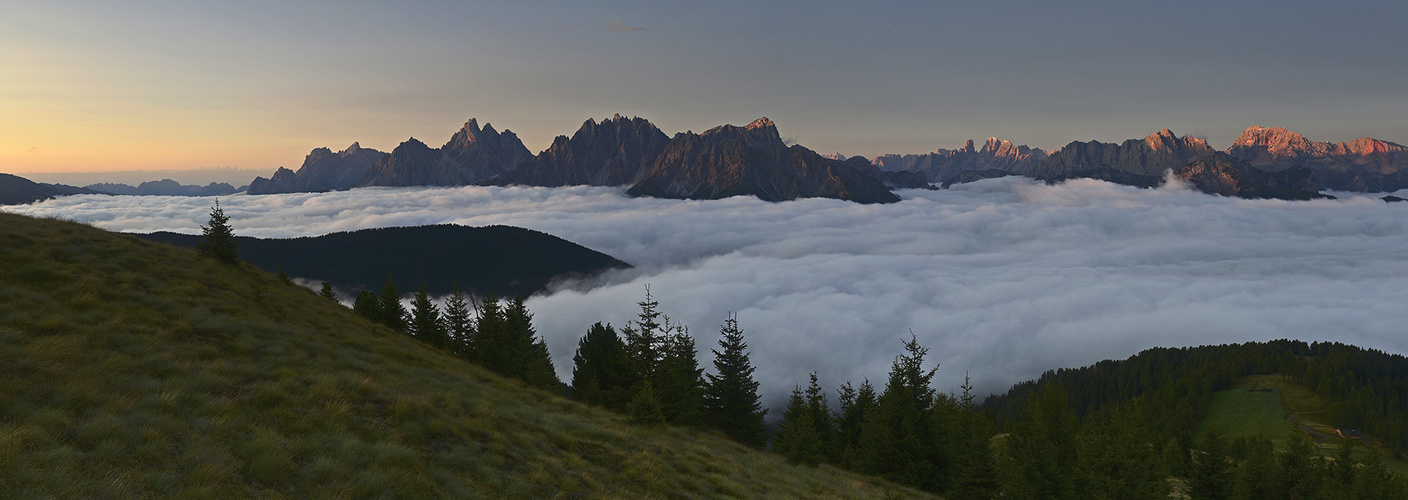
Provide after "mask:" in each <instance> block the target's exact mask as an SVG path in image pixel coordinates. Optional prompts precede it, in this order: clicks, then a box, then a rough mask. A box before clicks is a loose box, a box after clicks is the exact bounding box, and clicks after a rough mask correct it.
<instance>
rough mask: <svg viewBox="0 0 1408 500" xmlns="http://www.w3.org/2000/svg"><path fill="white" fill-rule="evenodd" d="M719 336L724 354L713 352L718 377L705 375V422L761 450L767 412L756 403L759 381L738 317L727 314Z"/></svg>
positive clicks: (726, 434) (735, 439)
mask: <svg viewBox="0 0 1408 500" xmlns="http://www.w3.org/2000/svg"><path fill="white" fill-rule="evenodd" d="M719 334H720V335H722V338H720V339H719V347H720V348H722V349H723V351H719V350H718V349H714V350H713V352H714V371H716V372H718V374H717V375H715V374H712V373H711V374H708V375H706V378H707V379H708V380H707V382H706V383H705V390H704V415H705V423H706V424H707V425H708V426H710V427H713V428H715V429H718V430H720V431H722V432H723V433H724V435H725V436H728V437H730V438H733V440H734V441H738V442H740V443H743V444H747V445H750V446H755V447H759V448H761V447H762V446H763V444H764V443H766V442H767V434H766V427H764V425H763V416H764V415H766V414H767V410H766V409H763V406H762V404H761V403H759V397H758V382H757V381H756V380H754V379H753V370H754V368H753V364H752V362H750V361H749V360H748V343H747V342H744V341H743V330H741V329H739V328H738V317H737V316H734V315H729V318H728V320H726V321H724V325H723V327H722V328H721V329H720V330H719Z"/></svg>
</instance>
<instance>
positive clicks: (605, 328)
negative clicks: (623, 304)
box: [572, 323, 631, 412]
mask: <svg viewBox="0 0 1408 500" xmlns="http://www.w3.org/2000/svg"><path fill="white" fill-rule="evenodd" d="M630 385H631V372H630V367H629V366H627V364H626V344H624V343H622V342H621V338H620V336H618V335H617V334H616V329H615V328H613V327H612V326H611V325H609V324H607V325H602V324H601V323H597V324H594V325H592V327H591V328H589V329H587V334H586V335H584V336H583V337H582V339H581V340H579V341H577V353H576V354H575V355H573V356H572V394H573V397H574V398H576V399H577V400H578V401H582V402H585V403H590V404H594V405H599V406H603V407H606V408H610V409H612V410H616V411H622V412H624V411H626V404H627V403H629V402H630V389H631V387H630Z"/></svg>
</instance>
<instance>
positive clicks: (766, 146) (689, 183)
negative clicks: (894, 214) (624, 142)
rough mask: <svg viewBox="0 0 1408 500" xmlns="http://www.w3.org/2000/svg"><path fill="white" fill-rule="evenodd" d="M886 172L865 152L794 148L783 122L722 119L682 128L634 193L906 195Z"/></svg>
mask: <svg viewBox="0 0 1408 500" xmlns="http://www.w3.org/2000/svg"><path fill="white" fill-rule="evenodd" d="M879 173H880V172H879V169H878V168H876V167H875V166H873V165H871V164H870V162H868V161H865V159H864V158H860V159H859V160H858V161H850V160H847V161H840V160H833V159H829V158H826V157H823V156H821V155H820V154H817V153H816V152H814V151H812V150H810V149H807V148H805V147H802V146H800V145H794V146H791V147H788V146H787V145H786V144H785V143H783V141H782V136H781V135H780V134H779V133H778V131H777V125H776V124H774V123H773V122H772V120H769V119H767V118H766V117H764V118H759V119H757V120H754V121H753V122H752V123H749V124H748V125H746V126H743V127H736V126H733V125H721V126H718V127H714V128H711V129H709V130H706V131H704V133H702V134H694V133H692V132H684V133H680V134H676V135H675V137H674V138H672V139H670V142H669V144H668V145H666V146H665V150H664V151H663V152H661V154H660V156H659V158H657V159H656V160H655V162H654V164H653V165H652V166H651V167H650V170H649V172H647V173H646V176H645V179H644V180H642V181H640V182H639V183H636V185H634V186H632V187H631V189H630V190H629V191H627V192H628V193H630V194H632V195H636V196H656V197H662V198H688V199H720V198H727V197H730V196H738V195H753V196H757V197H758V198H760V199H763V200H766V201H786V200H794V199H797V198H817V197H820V198H837V199H842V200H849V201H854V202H858V203H893V202H897V201H899V200H900V198H899V196H896V195H895V194H894V193H892V192H890V189H889V188H887V187H885V185H884V183H883V182H882V181H881V180H880V179H879Z"/></svg>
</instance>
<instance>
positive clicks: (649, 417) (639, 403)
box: [626, 380, 665, 426]
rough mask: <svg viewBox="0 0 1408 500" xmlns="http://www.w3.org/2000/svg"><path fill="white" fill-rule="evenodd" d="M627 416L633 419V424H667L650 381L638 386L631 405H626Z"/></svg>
mask: <svg viewBox="0 0 1408 500" xmlns="http://www.w3.org/2000/svg"><path fill="white" fill-rule="evenodd" d="M626 414H627V415H629V416H630V417H631V421H632V422H635V423H637V424H640V425H648V426H657V425H664V424H665V413H664V412H663V411H662V410H661V408H660V400H659V399H658V398H656V397H655V390H654V389H652V388H651V387H650V381H649V380H646V381H643V382H641V383H639V384H636V387H635V394H634V395H632V397H631V402H630V404H627V405H626Z"/></svg>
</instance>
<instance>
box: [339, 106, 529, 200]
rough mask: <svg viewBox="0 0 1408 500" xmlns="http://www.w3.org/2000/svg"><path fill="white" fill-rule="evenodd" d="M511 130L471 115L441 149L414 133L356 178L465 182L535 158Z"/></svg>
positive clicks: (361, 182)
mask: <svg viewBox="0 0 1408 500" xmlns="http://www.w3.org/2000/svg"><path fill="white" fill-rule="evenodd" d="M532 157H533V155H532V154H531V153H529V152H528V148H527V147H524V146H523V141H521V140H519V139H518V136H517V135H515V134H514V133H513V132H512V131H509V130H507V129H506V130H504V132H503V133H502V134H501V133H499V132H498V131H496V130H494V126H493V125H492V124H487V123H486V124H485V125H484V128H483V129H480V128H479V122H478V121H477V120H475V119H474V118H470V119H469V121H468V122H465V124H464V127H463V128H461V129H460V130H459V131H458V132H455V134H454V135H453V136H451V137H450V140H449V141H447V142H446V143H445V145H444V146H441V147H440V148H439V149H434V148H431V147H429V146H426V145H425V143H423V142H421V141H418V140H416V139H415V138H414V137H412V138H410V139H408V140H406V141H405V142H402V143H401V145H399V146H396V149H393V150H391V153H390V154H387V155H385V156H382V157H381V158H380V159H379V160H377V162H376V163H375V164H373V165H372V166H371V167H370V168H368V169H367V171H366V172H364V173H363V174H362V176H361V177H360V178H359V179H357V183H356V186H357V187H365V186H465V185H470V184H474V183H476V182H479V181H481V180H485V179H490V178H493V177H495V176H498V175H499V174H501V173H503V172H505V171H507V170H509V169H510V168H513V166H514V165H517V164H519V163H520V162H523V161H525V160H528V159H530V158H532Z"/></svg>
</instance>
